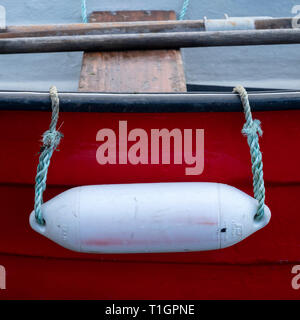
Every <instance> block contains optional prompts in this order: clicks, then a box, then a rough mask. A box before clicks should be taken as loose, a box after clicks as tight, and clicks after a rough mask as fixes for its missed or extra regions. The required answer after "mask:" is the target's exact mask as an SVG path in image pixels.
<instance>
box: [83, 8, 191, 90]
mask: <svg viewBox="0 0 300 320" xmlns="http://www.w3.org/2000/svg"><path fill="white" fill-rule="evenodd" d="M174 19H176V15H175V12H173V11H147V12H145V11H120V12H116V13H115V14H112V13H111V12H95V13H92V15H91V16H90V21H92V22H113V21H121V22H124V21H126V22H131V21H140V20H144V21H148V20H149V21H150V20H163V21H164V20H174ZM79 90H80V91H90V92H91V91H94V92H99V91H100V92H101V91H102V92H185V91H186V82H185V76H184V69H183V62H182V58H181V54H180V51H179V50H146V51H123V52H115V51H111V52H94V53H87V52H86V53H85V54H84V58H83V63H82V70H81V77H80V83H79Z"/></svg>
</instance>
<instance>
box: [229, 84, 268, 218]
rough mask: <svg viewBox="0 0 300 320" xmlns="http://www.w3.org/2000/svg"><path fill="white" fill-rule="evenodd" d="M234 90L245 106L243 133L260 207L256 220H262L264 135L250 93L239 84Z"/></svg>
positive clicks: (256, 197)
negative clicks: (256, 117)
mask: <svg viewBox="0 0 300 320" xmlns="http://www.w3.org/2000/svg"><path fill="white" fill-rule="evenodd" d="M233 92H236V93H238V94H239V96H240V98H241V101H242V105H243V108H244V113H245V118H246V123H245V124H244V127H243V130H242V133H243V135H245V136H246V137H247V141H248V145H249V147H250V154H251V162H252V174H253V192H254V198H255V199H256V200H257V201H258V208H257V212H256V215H255V219H256V220H260V219H261V218H262V217H263V215H264V205H265V186H264V177H263V163H262V155H261V151H260V148H259V141H258V140H259V136H261V135H262V133H263V132H262V130H261V127H260V121H259V120H253V119H252V113H251V107H250V104H249V99H248V94H247V91H246V90H245V88H244V87H242V86H237V87H235V88H234V89H233Z"/></svg>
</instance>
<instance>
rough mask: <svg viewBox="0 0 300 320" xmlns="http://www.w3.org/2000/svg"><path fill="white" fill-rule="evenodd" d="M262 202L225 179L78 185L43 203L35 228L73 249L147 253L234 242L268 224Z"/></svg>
mask: <svg viewBox="0 0 300 320" xmlns="http://www.w3.org/2000/svg"><path fill="white" fill-rule="evenodd" d="M256 210H257V201H256V200H255V199H253V198H252V197H250V196H248V195H247V194H246V193H244V192H242V191H240V190H238V189H236V188H233V187H231V186H228V185H224V184H219V183H203V182H192V183H149V184H119V185H96V186H83V187H77V188H73V189H70V190H67V191H65V192H63V193H62V194H60V195H58V196H56V197H55V198H53V199H51V200H50V201H48V202H46V203H44V204H43V205H42V213H43V217H44V219H45V221H46V224H45V225H44V226H41V225H39V224H38V223H37V222H36V219H35V216H34V212H32V213H31V215H30V224H31V227H32V228H33V229H34V230H35V231H37V232H38V233H40V234H42V235H44V236H45V237H47V238H49V239H51V240H53V241H54V242H56V243H58V244H60V245H61V246H63V247H65V248H68V249H70V250H74V251H79V252H90V253H145V252H183V251H202V250H214V249H221V248H225V247H229V246H231V245H233V244H235V243H237V242H239V241H241V240H243V239H245V238H246V237H248V236H249V235H251V234H252V233H254V232H256V231H257V230H259V229H261V228H262V227H264V226H265V225H267V224H268V222H269V220H270V217H271V212H270V210H269V208H268V207H267V206H265V215H264V216H263V218H262V219H261V220H260V221H256V220H254V215H255V213H256Z"/></svg>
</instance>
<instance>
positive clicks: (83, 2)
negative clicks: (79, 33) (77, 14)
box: [81, 0, 88, 23]
mask: <svg viewBox="0 0 300 320" xmlns="http://www.w3.org/2000/svg"><path fill="white" fill-rule="evenodd" d="M81 17H82V22H83V23H88V15H87V8H86V0H81Z"/></svg>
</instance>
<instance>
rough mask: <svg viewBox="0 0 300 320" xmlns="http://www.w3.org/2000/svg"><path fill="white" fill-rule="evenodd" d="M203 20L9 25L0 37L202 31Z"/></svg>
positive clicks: (0, 33)
mask: <svg viewBox="0 0 300 320" xmlns="http://www.w3.org/2000/svg"><path fill="white" fill-rule="evenodd" d="M204 30H205V28H204V22H203V20H182V21H173V20H169V21H129V22H106V23H85V24H84V23H75V24H54V25H51V24H50V25H33V26H9V27H7V29H6V30H5V31H3V32H0V38H24V37H53V36H57V37H59V36H71V35H101V34H124V33H149V32H153V33H155V32H188V31H204Z"/></svg>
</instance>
